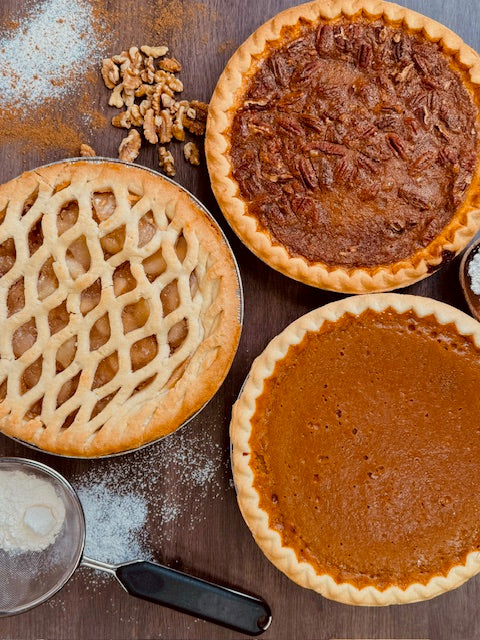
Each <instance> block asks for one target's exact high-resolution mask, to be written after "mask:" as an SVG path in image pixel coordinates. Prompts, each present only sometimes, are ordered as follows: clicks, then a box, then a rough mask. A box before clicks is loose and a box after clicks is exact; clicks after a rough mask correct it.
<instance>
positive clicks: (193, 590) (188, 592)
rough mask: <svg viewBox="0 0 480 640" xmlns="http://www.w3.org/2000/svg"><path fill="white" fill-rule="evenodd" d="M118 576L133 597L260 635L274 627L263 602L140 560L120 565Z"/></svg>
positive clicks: (236, 629)
mask: <svg viewBox="0 0 480 640" xmlns="http://www.w3.org/2000/svg"><path fill="white" fill-rule="evenodd" d="M115 575H116V577H117V579H118V581H119V582H120V583H121V585H122V586H123V587H124V588H125V589H126V591H127V592H128V593H129V594H130V595H132V596H137V598H143V599H144V600H149V601H150V602H155V603H158V604H163V605H165V606H167V607H171V608H172V609H176V610H177V611H181V612H183V613H188V614H190V615H193V616H195V617H198V618H203V619H204V620H208V621H209V622H214V623H216V624H220V625H223V626H225V627H229V628H231V629H234V630H235V631H240V632H242V633H246V634H248V635H251V636H258V635H260V634H261V633H263V632H264V631H266V630H267V629H268V627H269V626H270V622H271V619H272V614H271V611H270V607H269V606H268V604H267V603H266V602H264V601H263V600H260V599H258V598H254V597H253V596H249V595H247V594H245V593H240V592H239V591H234V590H233V589H228V588H227V587H221V586H220V585H217V584H213V583H211V582H207V581H206V580H201V579H200V578H194V577H193V576H189V575H187V574H186V573H182V572H181V571H176V570H175V569H170V568H168V567H164V566H162V565H159V564H154V563H153V562H145V561H139V562H132V563H129V564H123V565H119V566H118V567H116V570H115Z"/></svg>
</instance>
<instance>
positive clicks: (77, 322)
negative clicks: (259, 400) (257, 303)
mask: <svg viewBox="0 0 480 640" xmlns="http://www.w3.org/2000/svg"><path fill="white" fill-rule="evenodd" d="M105 191H106V192H112V193H113V194H114V196H115V200H116V208H115V211H114V213H113V215H111V217H109V218H108V219H106V220H103V221H102V222H100V223H99V224H97V223H94V222H93V220H92V215H93V214H92V205H91V202H92V194H94V193H96V192H100V193H102V192H105ZM31 194H34V199H35V202H34V204H33V205H32V207H31V209H30V210H29V211H28V212H27V213H26V214H25V215H24V216H23V218H22V221H23V220H25V224H23V225H21V224H18V220H19V218H20V216H21V215H22V208H23V205H24V202H25V201H26V200H27V199H28V197H29V196H30V195H31ZM132 194H133V198H132ZM129 198H131V199H130V200H129ZM71 200H75V201H76V202H78V206H79V215H78V222H77V223H76V224H75V227H74V228H70V229H68V230H67V231H66V232H65V233H63V235H60V234H58V233H57V223H56V219H57V214H58V211H59V210H61V208H62V207H63V206H65V204H66V203H68V202H70V201H71ZM5 209H6V215H5V218H4V220H3V222H2V224H0V234H1V239H0V244H1V243H2V242H4V241H5V239H6V238H8V237H14V238H15V245H16V261H15V264H14V266H13V268H11V269H10V270H9V271H8V272H7V273H5V274H4V275H3V278H2V287H1V290H2V291H3V293H2V294H1V300H0V314H1V317H2V320H1V322H2V336H1V338H0V349H1V354H2V359H1V360H0V378H1V380H2V382H3V381H5V380H7V381H9V382H8V386H7V392H6V397H5V398H4V399H3V401H2V402H1V403H0V428H1V430H2V431H3V432H4V433H5V434H7V435H9V436H13V437H15V438H19V439H21V440H24V441H25V442H28V443H31V444H34V445H36V446H38V447H40V448H42V449H44V450H46V451H49V452H52V453H58V454H63V455H70V456H80V457H96V456H101V455H107V454H111V453H117V452H122V451H127V450H131V449H134V448H136V447H138V446H141V445H143V444H146V443H148V442H151V441H153V440H156V439H158V438H160V437H162V436H164V435H166V434H168V433H170V432H172V431H174V430H175V429H176V428H177V427H179V426H180V425H181V424H182V423H183V422H184V421H185V420H186V419H188V418H189V417H190V416H191V415H193V414H194V413H195V412H196V411H197V410H199V409H200V408H201V407H202V406H203V405H204V404H205V402H207V401H208V400H209V399H210V398H211V397H212V395H213V394H214V393H215V392H216V390H217V389H218V388H219V386H220V384H221V382H222V381H223V379H224V377H225V376H226V374H227V372H228V369H229V367H230V365H231V362H232V360H233V357H234V354H235V351H236V347H237V345H238V340H239V337H240V331H241V324H240V322H241V320H240V318H241V297H240V291H239V280H238V277H237V272H236V267H235V264H234V259H233V257H232V254H231V252H230V249H229V247H228V246H227V244H226V242H225V240H224V238H223V236H222V234H221V232H220V231H219V229H218V227H217V226H216V225H215V224H214V223H213V222H212V221H211V220H210V219H209V218H208V217H207V216H206V214H205V213H204V212H203V211H202V210H201V209H200V207H199V206H198V205H197V204H196V203H195V202H194V200H193V199H192V198H190V197H189V196H188V195H187V194H186V192H185V191H183V190H182V189H180V188H179V187H176V186H175V185H173V184H171V183H170V182H167V181H166V180H164V179H163V178H162V177H161V176H159V175H153V174H152V173H151V172H149V171H147V170H144V169H141V168H138V167H134V166H133V165H130V166H129V165H126V164H122V163H109V162H99V161H97V160H96V159H95V160H94V161H77V162H65V163H60V164H55V165H51V166H47V167H43V168H40V169H38V170H36V171H31V172H28V173H25V174H23V175H22V176H20V177H19V178H17V179H15V180H12V181H11V182H9V183H7V184H5V185H3V186H1V187H0V212H2V211H4V210H5ZM148 212H151V214H152V217H150V220H152V219H154V220H155V223H156V224H155V231H154V232H152V233H153V236H152V237H151V238H150V239H149V240H148V242H147V243H146V244H144V246H140V245H141V244H142V243H141V242H140V240H139V236H138V234H139V221H140V219H142V218H143V217H144V216H145V215H146V214H147V215H150V213H148ZM38 219H41V226H42V231H43V239H42V246H41V248H40V250H37V251H36V252H35V253H34V254H33V255H29V252H28V243H27V241H26V239H27V237H28V232H29V229H31V228H32V226H33V225H34V224H35V221H36V220H38ZM119 225H125V229H126V232H125V245H124V248H123V249H122V250H121V252H119V253H118V254H116V255H113V256H108V255H107V256H105V257H104V254H103V253H102V250H101V246H100V241H99V240H100V238H102V237H104V236H105V235H106V234H108V233H111V231H112V229H115V228H118V227H119ZM80 234H83V235H84V236H85V238H86V243H87V246H88V250H89V253H90V256H91V266H90V267H89V269H88V271H87V272H86V273H83V274H81V275H80V276H78V277H76V278H73V277H70V274H69V271H68V261H67V260H66V258H65V256H66V251H67V248H68V247H69V245H70V244H71V243H72V241H74V238H77V237H78V236H79V235H80ZM180 237H183V238H184V240H185V243H186V246H187V247H188V251H187V255H186V257H185V258H184V259H183V261H182V260H180V259H178V260H177V258H176V253H175V246H176V242H177V241H178V239H179V238H180ZM159 248H160V249H161V251H162V255H163V259H164V260H165V261H166V262H167V267H166V269H165V271H164V272H162V273H161V274H160V275H158V276H156V277H155V278H154V279H153V280H149V279H148V278H147V277H146V272H145V271H144V269H143V268H142V261H143V260H145V259H146V258H148V257H149V256H151V255H154V254H155V253H156V252H158V250H159ZM42 252H43V253H42ZM40 254H42V255H40ZM46 256H52V257H53V258H54V271H55V274H56V276H57V279H58V282H59V285H58V287H57V289H56V290H55V291H54V293H53V294H51V295H48V296H47V297H46V298H44V299H43V300H40V299H39V298H38V297H37V296H36V284H37V283H36V282H35V280H36V278H37V277H38V273H39V271H38V270H39V265H41V264H42V263H43V262H44V260H45V258H46ZM125 260H126V261H127V262H128V263H129V264H130V269H131V273H132V274H133V276H134V278H135V279H136V281H137V282H136V286H135V287H134V289H133V291H129V292H128V291H127V292H124V293H120V294H118V295H117V294H116V293H114V286H112V278H113V273H114V271H115V268H117V267H118V265H119V264H120V263H122V262H124V261H125ZM170 271H171V273H170ZM193 271H195V277H196V278H197V280H198V289H197V291H196V293H194V294H192V290H191V287H190V278H191V276H192V273H193ZM169 273H170V274H169ZM21 276H23V277H24V278H25V297H26V302H27V304H25V306H24V307H23V309H20V310H18V311H17V312H16V313H13V314H9V312H8V309H7V294H8V291H9V289H10V288H11V286H12V284H14V283H15V282H16V281H17V280H18V278H19V277H21ZM98 278H101V281H102V293H101V298H100V302H99V303H98V305H97V306H96V307H95V308H94V309H93V310H91V311H89V312H88V313H86V314H82V313H81V312H80V310H79V306H77V305H79V304H80V294H81V292H82V291H84V290H85V289H86V288H87V287H89V286H90V285H91V283H92V282H95V281H96V280H97V279H98ZM172 279H176V280H177V282H178V289H179V295H180V302H179V306H178V308H176V309H174V310H173V311H169V312H165V313H164V312H163V311H164V309H163V308H162V302H161V295H160V294H161V293H162V292H163V291H164V288H165V287H166V286H167V285H168V283H169V282H170V281H172ZM182 287H183V288H182ZM141 298H143V299H144V300H147V301H148V308H149V313H148V319H147V321H146V322H145V325H144V326H141V323H139V326H138V328H136V329H134V330H130V329H125V325H124V324H122V323H123V322H124V321H123V317H124V316H123V315H122V314H123V312H124V309H125V306H126V305H135V304H136V303H137V302H138V300H140V299H141ZM65 300H66V304H67V309H68V311H69V323H68V325H67V326H66V327H64V328H63V329H61V330H59V331H58V333H54V334H53V335H50V329H49V323H48V321H47V317H48V313H49V312H50V311H51V310H52V309H53V308H56V307H58V305H59V304H60V303H62V301H65ZM130 308H133V307H130ZM105 313H108V319H109V323H110V331H111V337H110V338H109V340H108V342H107V343H106V344H104V345H103V346H101V347H100V348H98V349H97V350H94V351H92V347H91V346H90V347H89V342H88V340H89V331H90V329H91V327H92V325H93V324H94V323H95V321H96V319H98V318H99V317H101V316H102V314H105ZM32 316H33V317H34V318H35V321H36V329H37V333H38V336H37V339H36V342H35V344H34V345H33V346H32V347H31V348H30V349H27V350H26V351H25V353H23V354H22V355H21V356H20V357H19V358H15V357H14V356H13V354H12V353H11V352H12V336H13V334H14V333H15V331H16V330H17V328H18V327H19V326H21V325H23V323H25V322H26V321H28V320H29V319H30V318H31V317H32ZM177 316H178V317H177ZM184 317H185V318H186V321H187V326H188V332H187V335H186V337H185V338H184V340H183V342H182V343H181V344H180V346H179V347H178V348H176V349H175V350H173V351H172V350H171V349H170V346H169V345H170V342H169V330H170V329H171V328H172V326H174V324H175V323H177V322H178V321H180V320H181V319H182V318H184ZM129 331H130V333H129ZM72 335H74V336H76V353H75V358H74V360H73V362H71V363H70V364H69V365H68V366H67V368H66V369H65V370H64V371H62V372H60V373H59V372H58V370H57V372H56V373H55V358H56V357H57V356H56V355H55V352H56V350H57V349H58V348H59V346H60V345H62V343H63V342H64V341H65V340H66V339H67V338H68V337H71V336H72ZM150 335H152V336H155V337H156V340H157V345H158V351H157V355H156V356H155V357H154V358H153V360H151V361H150V362H149V363H148V364H146V365H145V366H144V365H143V364H142V366H141V368H140V369H139V370H135V368H134V366H133V364H132V362H133V361H131V354H132V353H133V352H132V351H131V348H132V345H133V344H134V343H136V342H138V341H141V340H142V339H144V338H146V337H148V336H150ZM90 336H91V334H90ZM90 339H91V337H90ZM90 345H91V343H90ZM115 350H116V351H117V353H118V354H119V355H118V359H119V368H118V371H117V373H116V374H115V375H114V377H113V380H110V381H108V382H107V383H106V384H104V386H100V387H99V388H97V387H95V385H94V384H92V379H94V374H95V371H96V367H97V366H98V363H99V362H100V361H101V360H102V358H105V357H106V356H108V355H109V354H110V353H111V352H113V351H115ZM39 355H41V357H42V358H43V369H42V375H41V377H40V379H39V380H38V383H37V384H36V385H34V386H33V388H30V389H29V390H27V392H26V393H25V392H24V394H23V395H22V394H21V393H20V392H19V391H20V389H19V388H20V379H21V375H22V371H24V369H25V367H26V366H28V364H30V362H31V361H33V360H34V359H35V358H36V357H38V356H39ZM11 360H13V362H12V361H11ZM52 367H53V369H52ZM177 369H178V370H179V371H180V373H181V375H179V377H178V376H177ZM76 374H79V375H80V377H79V383H78V388H77V390H76V391H75V393H74V395H73V397H71V398H70V399H69V400H68V401H67V402H65V403H64V404H61V405H60V406H59V407H56V398H57V393H58V387H59V385H60V386H61V383H63V381H64V379H67V380H68V378H69V377H71V376H74V375H76ZM152 376H156V377H155V379H154V380H153V381H151V382H148V381H149V378H151V377H152ZM60 377H62V379H61V380H60V382H59V381H58V380H59V378H60ZM176 377H178V379H177V380H176V381H175V378H176ZM146 381H147V382H146ZM142 383H145V386H144V387H143V388H140V390H138V386H139V385H142ZM117 389H118V391H117ZM110 393H116V394H117V395H115V397H112V399H111V400H110V402H109V403H108V404H107V406H106V408H105V409H104V410H102V411H101V412H100V414H98V415H97V416H96V417H95V416H93V417H92V415H91V411H92V407H93V406H95V403H96V401H98V400H99V399H101V398H103V397H105V396H107V395H109V394H110ZM39 397H43V405H42V408H41V412H40V413H39V415H38V416H36V417H33V418H31V419H28V416H25V413H26V411H27V410H28V409H29V407H30V406H31V404H32V403H34V402H35V401H37V399H38V398H39ZM76 409H79V411H78V415H77V417H76V418H75V420H74V422H73V424H71V425H70V426H68V427H67V428H65V427H62V423H63V421H64V419H65V416H66V415H68V414H69V412H71V411H72V410H76Z"/></svg>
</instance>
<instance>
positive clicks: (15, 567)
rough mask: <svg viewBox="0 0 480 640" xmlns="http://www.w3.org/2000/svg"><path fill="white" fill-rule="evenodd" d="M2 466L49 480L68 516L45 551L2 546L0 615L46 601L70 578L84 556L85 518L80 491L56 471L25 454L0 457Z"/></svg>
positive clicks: (0, 558) (0, 556)
mask: <svg viewBox="0 0 480 640" xmlns="http://www.w3.org/2000/svg"><path fill="white" fill-rule="evenodd" d="M0 470H1V471H6V472H10V473H13V472H15V471H21V472H23V473H27V474H28V475H31V476H34V477H37V478H40V479H42V480H44V481H45V480H47V481H48V482H49V483H50V484H51V485H52V486H53V487H54V489H55V492H56V494H57V495H58V497H59V498H60V499H61V500H62V502H63V504H64V507H65V520H64V523H63V526H62V529H61V530H60V532H59V534H58V535H57V537H56V539H55V542H54V543H53V544H52V545H50V546H49V547H47V548H46V549H44V550H43V551H35V552H32V551H29V552H15V553H12V552H7V551H4V550H3V549H0V584H1V585H2V589H0V616H3V615H13V614H15V613H22V612H23V611H27V610H28V609H30V608H32V607H35V606H36V605H37V604H41V603H42V602H45V600H47V599H48V598H49V597H50V596H52V595H53V594H54V593H56V592H57V591H58V590H59V589H61V588H62V587H63V585H64V584H65V583H66V582H67V580H68V579H69V578H70V576H71V575H72V574H73V572H74V571H75V569H76V567H77V566H78V563H79V562H80V559H81V557H82V552H83V546H84V543H85V519H84V516H83V511H82V507H81V505H80V502H79V501H78V498H77V495H76V493H75V492H74V490H73V489H72V487H71V486H70V485H69V484H68V482H67V481H66V480H65V479H64V478H63V477H62V476H61V475H60V474H58V473H57V472H56V471H54V470H53V469H50V468H49V467H46V466H45V465H43V464H40V463H39V462H31V461H28V460H24V459H22V458H2V459H0Z"/></svg>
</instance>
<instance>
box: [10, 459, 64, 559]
mask: <svg viewBox="0 0 480 640" xmlns="http://www.w3.org/2000/svg"><path fill="white" fill-rule="evenodd" d="M64 520H65V506H64V504H63V501H62V499H61V498H59V496H58V495H57V494H56V492H55V489H54V487H53V485H52V484H51V483H50V482H48V481H47V480H43V479H42V478H38V477H36V476H33V475H29V474H27V473H23V472H22V471H0V548H1V549H3V550H4V551H11V552H27V551H43V550H44V549H46V548H47V547H49V546H50V545H51V544H52V543H53V542H54V541H55V538H56V537H57V535H58V533H59V532H60V530H61V528H62V525H63V521H64Z"/></svg>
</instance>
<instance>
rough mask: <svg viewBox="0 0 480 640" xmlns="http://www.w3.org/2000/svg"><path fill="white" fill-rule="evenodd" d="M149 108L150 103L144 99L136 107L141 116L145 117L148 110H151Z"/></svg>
mask: <svg viewBox="0 0 480 640" xmlns="http://www.w3.org/2000/svg"><path fill="white" fill-rule="evenodd" d="M151 106H152V101H151V100H149V99H145V100H142V101H141V102H140V104H139V105H138V109H139V111H140V113H141V114H142V116H145V113H146V112H147V110H148V109H150V108H151Z"/></svg>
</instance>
